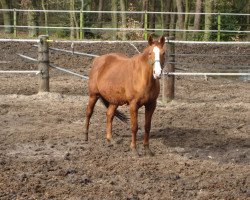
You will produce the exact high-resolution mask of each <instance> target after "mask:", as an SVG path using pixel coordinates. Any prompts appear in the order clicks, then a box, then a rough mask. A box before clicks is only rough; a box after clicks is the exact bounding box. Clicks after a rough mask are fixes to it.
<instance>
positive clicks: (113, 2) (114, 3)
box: [111, 0, 117, 40]
mask: <svg viewBox="0 0 250 200" xmlns="http://www.w3.org/2000/svg"><path fill="white" fill-rule="evenodd" d="M111 9H112V11H117V0H111ZM111 18H112V28H117V13H112V15H111ZM116 32H117V31H113V34H112V39H113V40H116V36H117V35H116Z"/></svg>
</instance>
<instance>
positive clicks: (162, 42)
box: [159, 36, 165, 47]
mask: <svg viewBox="0 0 250 200" xmlns="http://www.w3.org/2000/svg"><path fill="white" fill-rule="evenodd" d="M159 42H160V44H161V46H162V47H163V46H164V44H165V37H164V36H161V38H160V40H159Z"/></svg>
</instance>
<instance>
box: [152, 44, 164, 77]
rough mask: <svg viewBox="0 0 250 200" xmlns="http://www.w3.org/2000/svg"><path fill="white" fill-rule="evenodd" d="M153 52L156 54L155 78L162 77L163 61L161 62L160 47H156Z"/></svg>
mask: <svg viewBox="0 0 250 200" xmlns="http://www.w3.org/2000/svg"><path fill="white" fill-rule="evenodd" d="M153 52H154V54H155V62H154V73H153V75H154V78H155V79H157V78H160V77H161V71H162V69H161V63H160V49H159V48H158V47H154V49H153Z"/></svg>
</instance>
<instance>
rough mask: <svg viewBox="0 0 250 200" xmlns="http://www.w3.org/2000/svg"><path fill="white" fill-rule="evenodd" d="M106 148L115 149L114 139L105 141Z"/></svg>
mask: <svg viewBox="0 0 250 200" xmlns="http://www.w3.org/2000/svg"><path fill="white" fill-rule="evenodd" d="M107 144H108V147H116V146H117V142H116V141H115V140H114V139H109V140H107Z"/></svg>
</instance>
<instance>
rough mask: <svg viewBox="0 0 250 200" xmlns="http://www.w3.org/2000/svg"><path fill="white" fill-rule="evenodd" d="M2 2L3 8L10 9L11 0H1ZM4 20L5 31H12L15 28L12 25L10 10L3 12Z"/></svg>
mask: <svg viewBox="0 0 250 200" xmlns="http://www.w3.org/2000/svg"><path fill="white" fill-rule="evenodd" d="M0 2H1V4H2V8H3V9H10V1H7V0H1V1H0ZM3 21H4V25H5V27H4V32H6V33H12V32H13V28H12V27H10V26H11V13H10V12H6V11H5V12H3Z"/></svg>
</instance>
